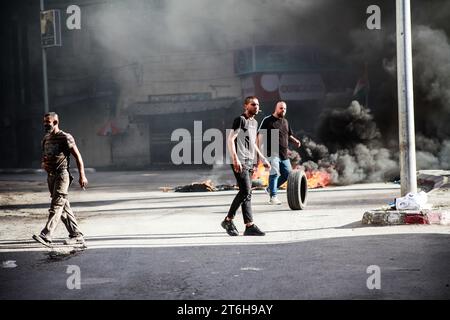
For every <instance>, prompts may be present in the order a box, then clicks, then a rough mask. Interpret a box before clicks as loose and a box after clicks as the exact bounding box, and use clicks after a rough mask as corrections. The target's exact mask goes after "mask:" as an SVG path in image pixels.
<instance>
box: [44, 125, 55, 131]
mask: <svg viewBox="0 0 450 320" xmlns="http://www.w3.org/2000/svg"><path fill="white" fill-rule="evenodd" d="M44 130H45V132H47V133H50V132H52V131H53V126H52V125H49V124H48V125H45V126H44Z"/></svg>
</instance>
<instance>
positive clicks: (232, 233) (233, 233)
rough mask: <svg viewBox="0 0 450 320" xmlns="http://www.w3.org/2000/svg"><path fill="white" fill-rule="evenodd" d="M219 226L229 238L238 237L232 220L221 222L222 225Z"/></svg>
mask: <svg viewBox="0 0 450 320" xmlns="http://www.w3.org/2000/svg"><path fill="white" fill-rule="evenodd" d="M220 225H221V226H222V228H224V229H225V230H226V231H227V233H228V235H230V236H238V235H239V232H238V230H237V228H236V226H235V225H234V223H233V221H232V220H226V219H225V220H223V221H222V223H221V224H220Z"/></svg>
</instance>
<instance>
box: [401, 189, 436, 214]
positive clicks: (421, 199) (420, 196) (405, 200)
mask: <svg viewBox="0 0 450 320" xmlns="http://www.w3.org/2000/svg"><path fill="white" fill-rule="evenodd" d="M427 202H428V196H427V194H426V193H425V192H423V191H420V192H419V193H412V192H410V193H408V194H407V195H406V196H404V197H400V198H396V199H395V207H396V208H397V210H421V209H429V208H430V205H429V204H428V203H427Z"/></svg>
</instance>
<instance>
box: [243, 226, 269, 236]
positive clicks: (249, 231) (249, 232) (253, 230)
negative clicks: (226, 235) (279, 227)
mask: <svg viewBox="0 0 450 320" xmlns="http://www.w3.org/2000/svg"><path fill="white" fill-rule="evenodd" d="M265 235H266V233H265V232H262V231H261V230H259V228H258V227H257V226H256V225H255V224H252V225H251V226H250V227H246V228H245V232H244V236H265Z"/></svg>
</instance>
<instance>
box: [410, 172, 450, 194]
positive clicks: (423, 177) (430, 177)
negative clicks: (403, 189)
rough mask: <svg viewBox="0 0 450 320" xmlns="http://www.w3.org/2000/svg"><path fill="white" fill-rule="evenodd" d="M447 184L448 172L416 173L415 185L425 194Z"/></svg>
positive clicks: (449, 180) (448, 179) (449, 174)
mask: <svg viewBox="0 0 450 320" xmlns="http://www.w3.org/2000/svg"><path fill="white" fill-rule="evenodd" d="M449 182H450V171H449V170H420V171H418V172H417V184H418V186H419V187H420V188H421V189H423V190H424V191H425V192H430V191H433V190H435V189H438V188H440V187H442V186H443V185H445V184H448V183H449Z"/></svg>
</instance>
